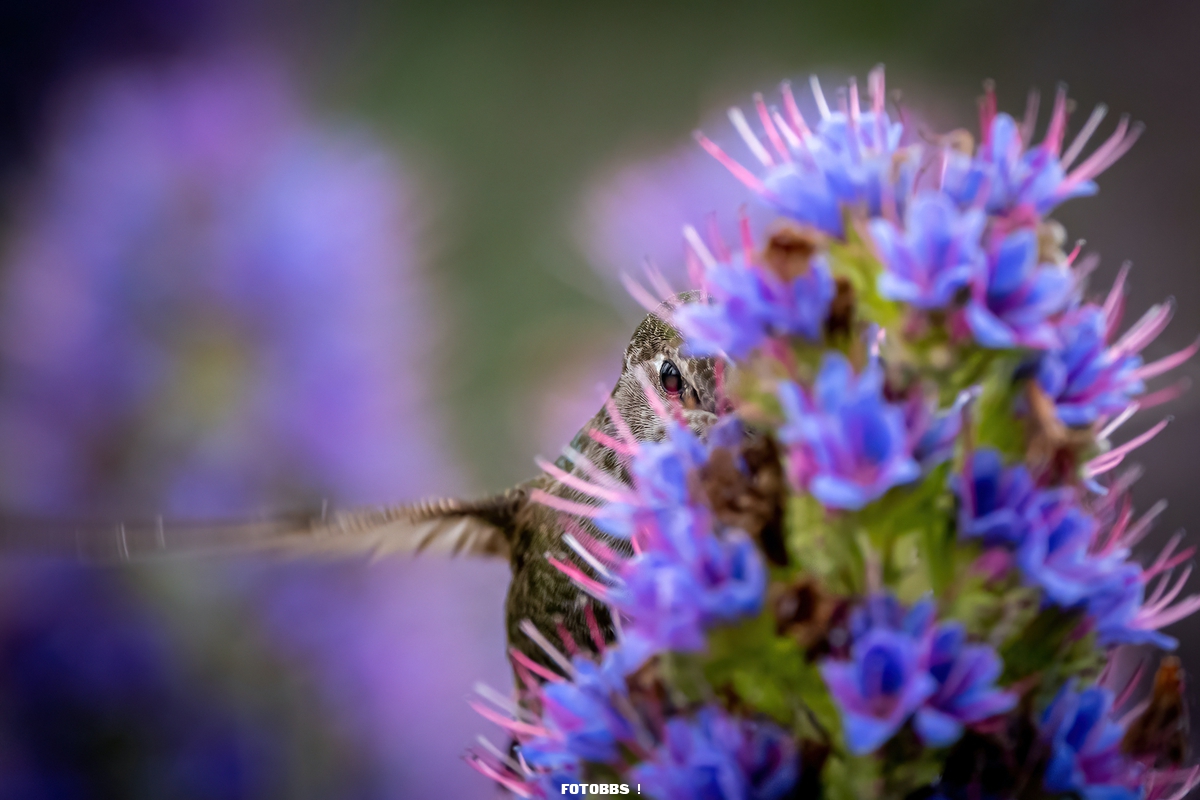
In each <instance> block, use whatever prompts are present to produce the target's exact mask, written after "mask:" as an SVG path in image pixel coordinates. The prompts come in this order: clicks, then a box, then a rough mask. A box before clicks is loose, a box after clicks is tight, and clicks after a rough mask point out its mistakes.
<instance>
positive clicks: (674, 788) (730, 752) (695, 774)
mask: <svg viewBox="0 0 1200 800" xmlns="http://www.w3.org/2000/svg"><path fill="white" fill-rule="evenodd" d="M799 773H800V763H799V758H798V754H797V751H796V745H795V743H794V742H792V740H791V738H790V737H788V735H787V734H786V733H785V732H784V731H783V730H781V729H780V728H778V727H777V726H776V725H774V724H772V723H770V722H767V721H754V720H746V719H735V718H731V717H729V716H727V715H726V714H725V713H724V712H723V711H721V710H719V709H717V708H713V707H708V706H706V707H704V708H701V709H700V710H699V711H698V712H696V714H695V716H694V717H693V718H692V719H681V718H676V719H672V720H669V721H668V722H667V724H666V729H665V731H664V741H663V743H662V745H661V746H660V747H659V748H658V749H657V750H656V751H655V753H654V755H653V757H652V758H651V759H650V760H649V761H646V762H643V763H642V764H639V765H638V766H636V767H634V768H633V770H631V771H630V774H629V781H631V782H634V783H639V784H641V785H642V790H643V793H644V794H648V795H651V796H653V797H656V798H661V800H692V798H703V799H704V800H775V799H776V798H781V797H784V796H786V795H787V793H788V792H789V790H791V788H792V787H793V786H794V785H795V783H796V780H797V778H798V777H799Z"/></svg>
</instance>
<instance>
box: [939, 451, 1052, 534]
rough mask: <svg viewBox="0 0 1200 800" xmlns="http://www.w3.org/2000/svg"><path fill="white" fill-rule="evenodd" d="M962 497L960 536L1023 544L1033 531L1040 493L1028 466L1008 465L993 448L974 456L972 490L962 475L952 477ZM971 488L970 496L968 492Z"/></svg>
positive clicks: (972, 459)
mask: <svg viewBox="0 0 1200 800" xmlns="http://www.w3.org/2000/svg"><path fill="white" fill-rule="evenodd" d="M951 485H952V487H953V488H954V491H955V493H956V494H957V495H958V497H959V505H960V508H961V513H960V515H959V523H958V532H959V535H960V536H967V537H971V538H978V539H982V540H983V542H984V544H986V545H996V544H1008V545H1014V546H1015V545H1019V544H1021V543H1022V542H1023V541H1024V540H1025V536H1026V533H1027V532H1028V530H1029V526H1030V520H1029V514H1030V512H1031V510H1032V509H1033V507H1034V505H1033V504H1034V500H1035V499H1036V496H1037V492H1036V490H1035V489H1034V485H1033V478H1031V477H1030V475H1029V471H1028V470H1027V469H1025V467H1024V466H1022V465H1020V464H1018V465H1016V466H1013V467H1009V468H1008V469H1005V468H1004V464H1003V461H1002V460H1001V458H1000V454H999V453H998V452H997V451H995V450H992V449H990V448H982V449H980V450H976V451H975V453H974V455H973V456H972V458H971V483H970V488H969V490H968V489H967V487H965V486H964V481H963V479H962V478H961V477H959V476H955V477H953V478H952V479H951ZM968 491H969V497H968V496H965V494H964V493H966V492H968Z"/></svg>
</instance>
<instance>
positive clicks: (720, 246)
mask: <svg viewBox="0 0 1200 800" xmlns="http://www.w3.org/2000/svg"><path fill="white" fill-rule="evenodd" d="M705 222H706V224H707V225H708V239H709V241H710V242H711V243H712V249H713V252H714V253H715V254H716V256H717V258H718V259H719V260H720V261H721V263H722V264H727V263H729V247H728V246H727V245H726V244H725V237H724V236H722V235H721V226H720V225H718V224H717V215H716V212H712V213H709V214H706V215H705Z"/></svg>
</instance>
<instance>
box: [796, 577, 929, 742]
mask: <svg viewBox="0 0 1200 800" xmlns="http://www.w3.org/2000/svg"><path fill="white" fill-rule="evenodd" d="M902 613H903V612H902V609H901V608H900V607H899V604H897V603H896V602H895V600H894V599H893V598H891V597H881V596H876V597H873V598H871V599H869V600H868V604H867V607H866V608H860V609H857V610H856V612H855V618H854V619H853V620H852V623H851V628H852V631H853V643H852V644H851V647H850V660H849V661H838V660H834V659H827V660H826V661H824V662H823V663H822V664H821V667H820V669H821V676H822V677H823V678H824V679H825V683H826V685H827V686H828V687H829V692H830V694H831V695H833V699H834V701H835V702H836V703H837V706H838V710H839V711H840V712H841V715H842V728H843V731H844V734H845V739H846V747H847V748H849V750H850V752H852V753H854V754H856V755H865V754H867V753H871V752H873V751H875V750H877V749H878V748H879V747H880V746H881V745H882V744H883V743H884V742H886V741H887V740H888V739H890V738H891V737H892V735H893V734H895V733H896V731H897V730H899V729H900V726H902V725H903V724H904V723H905V722H906V721H908V718H909V717H910V716H912V714H913V713H914V712H916V710H917V709H918V708H920V707H921V705H922V704H923V703H925V701H926V700H927V699H929V698H930V696H932V695H933V693H934V692H935V691H936V690H937V688H938V683H937V681H936V680H935V679H934V678H933V677H932V676H931V675H930V674H929V646H930V639H929V637H930V625H929V623H930V620H931V616H932V606H931V604H930V603H928V602H927V601H922V602H921V603H918V604H916V605H915V606H914V607H913V609H911V610H910V611H909V612H908V613H907V614H904V615H903V616H900V615H901V614H902Z"/></svg>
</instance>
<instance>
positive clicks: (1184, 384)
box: [1138, 378, 1192, 408]
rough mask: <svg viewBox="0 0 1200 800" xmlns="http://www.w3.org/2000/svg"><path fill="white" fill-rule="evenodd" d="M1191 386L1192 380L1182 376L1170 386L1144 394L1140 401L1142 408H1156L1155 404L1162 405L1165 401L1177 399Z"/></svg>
mask: <svg viewBox="0 0 1200 800" xmlns="http://www.w3.org/2000/svg"><path fill="white" fill-rule="evenodd" d="M1191 387H1192V382H1191V380H1189V379H1188V378H1182V379H1180V380H1178V381H1176V382H1175V383H1173V384H1171V385H1170V386H1166V387H1164V388H1162V389H1159V390H1158V391H1156V392H1151V393H1150V394H1147V395H1143V396H1142V398H1141V400H1139V401H1138V403H1139V405H1141V407H1142V408H1154V407H1155V406H1161V405H1162V404H1163V403H1169V402H1171V401H1172V400H1174V399H1176V398H1177V397H1179V396H1180V395H1182V394H1183V393H1184V392H1186V391H1187V390H1188V389H1190V388H1191Z"/></svg>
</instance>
